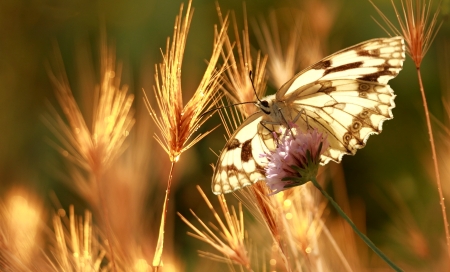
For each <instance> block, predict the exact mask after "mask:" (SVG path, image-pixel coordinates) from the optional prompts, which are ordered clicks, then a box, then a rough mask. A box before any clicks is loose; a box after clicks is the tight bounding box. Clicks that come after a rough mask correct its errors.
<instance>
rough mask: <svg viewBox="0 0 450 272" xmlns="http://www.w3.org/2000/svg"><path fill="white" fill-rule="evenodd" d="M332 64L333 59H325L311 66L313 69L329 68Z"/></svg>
mask: <svg viewBox="0 0 450 272" xmlns="http://www.w3.org/2000/svg"><path fill="white" fill-rule="evenodd" d="M330 66H331V61H330V60H324V61H321V62H318V63H316V64H315V65H314V66H312V67H311V69H314V70H321V69H327V68H329V67H330Z"/></svg>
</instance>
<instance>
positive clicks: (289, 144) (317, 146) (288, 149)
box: [262, 127, 329, 194]
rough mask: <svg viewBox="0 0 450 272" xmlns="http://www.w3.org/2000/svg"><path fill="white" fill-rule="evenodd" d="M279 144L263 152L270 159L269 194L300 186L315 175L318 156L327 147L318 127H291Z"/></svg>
mask: <svg viewBox="0 0 450 272" xmlns="http://www.w3.org/2000/svg"><path fill="white" fill-rule="evenodd" d="M277 140H278V147H277V148H276V149H275V150H274V151H273V152H271V153H269V154H263V155H262V156H264V157H266V158H267V159H268V161H269V163H268V164H267V166H266V167H265V170H266V178H267V179H266V183H267V185H268V186H269V187H270V189H271V190H272V191H273V193H272V194H276V193H278V192H281V191H284V190H286V189H288V188H291V187H294V186H298V185H302V184H305V183H307V182H308V181H310V180H311V178H313V177H315V176H316V175H317V171H318V169H319V164H320V161H321V160H320V157H321V155H322V154H323V153H324V152H325V151H327V150H328V148H329V143H328V141H327V135H326V134H323V133H321V132H319V131H318V130H317V129H310V130H308V131H306V132H302V131H299V129H298V128H296V127H293V128H291V129H287V130H286V131H285V132H284V133H282V134H281V137H280V138H279V139H277Z"/></svg>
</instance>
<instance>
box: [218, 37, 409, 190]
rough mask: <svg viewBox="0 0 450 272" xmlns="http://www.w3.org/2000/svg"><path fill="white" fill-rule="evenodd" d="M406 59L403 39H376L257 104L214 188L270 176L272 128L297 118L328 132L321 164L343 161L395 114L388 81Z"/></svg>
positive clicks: (229, 147)
mask: <svg viewBox="0 0 450 272" xmlns="http://www.w3.org/2000/svg"><path fill="white" fill-rule="evenodd" d="M404 60H405V44H404V40H403V38H402V37H393V38H379V39H372V40H368V41H365V42H362V43H360V44H357V45H354V46H352V47H349V48H346V49H343V50H341V51H339V52H336V53H334V54H332V55H330V56H328V57H326V58H324V59H323V60H321V61H319V62H317V63H316V64H314V65H311V66H309V67H308V68H306V69H304V70H303V71H301V72H300V73H298V74H297V75H295V76H294V77H293V78H292V79H291V80H289V81H288V82H286V83H285V84H284V85H283V86H282V87H281V88H280V89H279V90H278V91H277V92H276V94H275V95H270V96H267V97H265V98H262V99H261V100H260V101H258V102H256V105H257V106H258V107H259V109H260V111H258V112H256V113H254V114H253V115H251V116H249V117H248V118H247V119H246V120H245V121H244V122H243V123H242V124H241V125H240V126H239V128H238V129H236V131H235V132H234V133H233V135H232V136H231V137H230V139H229V140H228V142H227V144H226V145H225V147H224V149H223V151H222V153H221V154H220V156H219V160H218V162H217V165H216V167H215V170H214V175H213V179H212V185H211V187H212V191H213V193H214V194H222V193H229V192H232V191H234V190H237V189H240V188H243V187H244V186H248V185H251V184H253V183H255V182H257V181H259V180H263V179H265V171H264V166H266V164H267V159H266V158H265V157H261V156H260V155H261V154H263V153H268V152H269V151H272V150H274V149H275V147H276V143H275V141H274V139H273V136H272V132H273V131H279V128H280V126H284V127H287V126H288V122H295V124H296V125H297V126H298V128H299V129H300V130H303V131H306V129H308V128H316V129H317V130H318V131H319V132H322V133H326V134H327V135H328V141H329V143H330V148H329V149H328V150H327V151H326V152H325V153H324V154H323V155H322V156H321V163H322V164H326V163H328V162H329V161H330V160H332V161H335V162H340V161H341V159H342V156H343V155H344V154H352V155H354V154H355V153H356V150H357V149H360V148H363V147H364V146H365V144H366V141H367V139H368V137H369V136H370V135H372V134H379V133H380V132H381V129H382V124H383V122H384V121H385V120H389V119H392V118H393V115H392V111H391V110H392V108H394V107H395V104H394V98H395V95H394V92H393V90H392V89H391V87H390V86H389V85H388V84H387V83H388V81H389V80H391V79H392V78H394V77H395V76H397V74H398V73H399V72H400V70H401V69H402V67H403V61H404Z"/></svg>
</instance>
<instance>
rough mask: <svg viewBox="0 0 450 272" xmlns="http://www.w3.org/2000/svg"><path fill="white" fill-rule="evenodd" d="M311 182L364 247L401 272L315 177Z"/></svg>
mask: <svg viewBox="0 0 450 272" xmlns="http://www.w3.org/2000/svg"><path fill="white" fill-rule="evenodd" d="M311 182H312V183H313V184H314V186H316V188H317V189H319V191H320V192H321V193H322V194H323V195H324V196H325V197H326V198H327V199H328V201H329V202H330V203H331V205H333V207H334V208H335V209H336V210H337V212H338V213H339V215H341V216H342V218H344V219H345V221H347V222H348V224H349V225H350V226H351V227H352V229H353V230H354V231H355V232H356V234H358V236H359V237H361V239H362V240H363V241H364V242H365V243H366V245H368V246H369V247H370V248H371V249H372V250H373V251H374V252H375V253H376V254H377V255H378V256H380V258H381V259H383V260H384V261H385V262H386V263H387V264H388V265H389V266H390V267H391V268H392V269H394V270H395V271H403V270H401V269H400V268H399V267H398V266H396V265H395V264H394V263H393V262H392V261H391V260H389V258H388V257H387V256H386V255H384V253H383V252H381V250H380V249H379V248H377V246H376V245H375V244H374V243H373V242H372V241H371V240H370V239H369V238H368V237H367V236H366V235H364V234H363V233H362V232H360V231H359V230H358V228H357V227H356V226H355V224H354V223H353V221H352V220H351V219H350V218H349V217H348V216H347V215H346V214H345V212H344V211H343V210H342V209H341V207H339V205H338V204H337V203H336V202H335V201H334V200H333V198H332V197H331V196H330V195H329V194H327V192H325V190H324V189H323V188H322V186H320V184H319V183H318V182H317V180H316V178H315V177H314V178H312V179H311Z"/></svg>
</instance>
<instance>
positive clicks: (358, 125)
mask: <svg viewBox="0 0 450 272" xmlns="http://www.w3.org/2000/svg"><path fill="white" fill-rule="evenodd" d="M361 127H362V123H361V122H360V121H358V120H354V121H353V124H352V125H351V126H350V130H351V131H352V132H358V131H359V130H360V129H361Z"/></svg>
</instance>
